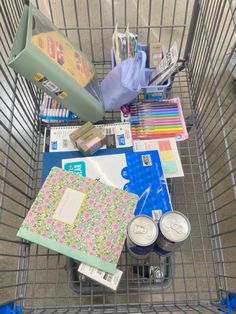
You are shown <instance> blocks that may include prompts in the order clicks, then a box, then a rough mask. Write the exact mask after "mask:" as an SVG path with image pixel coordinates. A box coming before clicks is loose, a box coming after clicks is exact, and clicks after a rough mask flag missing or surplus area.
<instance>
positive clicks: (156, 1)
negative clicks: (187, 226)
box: [0, 0, 236, 313]
mask: <svg viewBox="0 0 236 314" xmlns="http://www.w3.org/2000/svg"><path fill="white" fill-rule="evenodd" d="M33 4H35V5H36V6H37V7H38V8H39V9H40V10H41V11H42V12H43V13H44V14H45V15H47V16H48V17H49V18H50V19H51V20H52V21H53V23H54V24H56V25H57V26H58V27H59V28H60V29H61V30H62V31H63V32H64V33H65V35H66V36H68V37H69V38H70V39H71V40H72V41H73V42H74V43H75V44H77V45H78V47H79V48H80V49H82V50H83V51H85V52H86V54H87V55H88V56H90V57H91V59H92V60H93V62H94V64H95V65H96V69H97V73H98V75H99V78H100V79H102V78H103V77H104V75H105V74H106V73H107V72H108V71H109V70H110V68H111V62H110V47H111V36H112V33H113V31H114V27H115V23H116V22H118V25H119V27H120V29H121V30H122V31H123V30H124V29H125V27H126V25H127V24H128V23H129V28H130V30H131V31H134V32H136V33H137V34H138V35H139V39H140V42H143V43H146V42H148V41H150V40H156V41H159V40H160V41H162V42H163V44H164V45H165V47H167V48H168V47H170V46H171V44H172V43H173V42H174V41H176V42H177V45H178V47H179V70H178V71H177V72H176V73H175V75H174V78H172V80H173V82H172V88H171V90H169V91H168V96H171V97H172V96H173V97H175V96H180V97H181V101H182V104H183V109H184V114H185V116H186V117H188V122H189V121H190V123H191V124H192V128H191V130H190V131H189V137H190V138H189V140H188V141H184V142H181V143H179V151H180V154H181V160H182V163H183V167H184V173H185V176H184V177H183V178H177V179H174V180H173V181H172V185H171V191H172V192H171V197H172V202H173V208H174V209H175V210H179V211H181V212H183V213H184V214H185V215H187V217H188V218H189V220H190V222H191V225H192V231H191V236H190V238H189V240H188V241H187V242H185V243H184V245H183V246H182V247H181V248H180V249H179V250H178V251H176V252H175V254H174V256H173V257H171V258H169V259H165V258H157V255H155V256H152V257H151V258H150V261H149V264H148V265H145V264H143V262H140V261H137V260H135V259H132V258H131V257H130V256H129V255H128V254H127V252H125V251H124V252H123V253H122V256H121V259H120V263H119V268H120V269H122V270H123V271H124V275H123V277H122V280H121V283H120V286H119V288H118V290H117V292H116V293H114V292H111V291H109V290H107V289H105V288H104V287H101V286H98V285H96V284H95V283H93V282H90V281H87V280H85V278H82V277H80V276H79V275H78V274H77V273H76V272H74V271H73V269H74V268H75V267H77V265H76V262H75V261H73V260H67V259H66V257H65V256H62V255H60V254H57V253H56V252H54V251H51V250H48V249H45V248H43V247H41V246H38V245H35V244H33V243H28V242H26V241H23V240H22V239H20V238H18V237H16V232H17V230H18V228H19V226H20V224H21V222H22V220H23V218H24V217H25V215H26V212H27V210H28V209H29V208H30V206H31V203H32V201H33V200H34V198H35V196H36V194H37V191H38V189H39V187H40V178H41V161H42V140H43V135H42V134H43V128H44V127H45V126H44V125H42V124H41V122H40V120H39V119H38V112H39V105H40V100H41V98H40V97H41V94H40V92H39V91H38V90H37V89H36V87H35V86H33V85H32V84H31V83H29V82H27V81H26V80H25V79H24V78H23V77H21V76H20V75H17V74H15V73H14V72H13V71H12V70H11V69H10V68H8V67H7V64H6V62H7V61H6V60H7V58H8V54H9V51H10V48H11V44H12V41H13V38H14V35H15V32H16V28H17V25H18V22H19V18H20V16H21V12H22V9H23V1H22V0H15V1H14V0H1V2H0V12H1V15H0V16H1V31H0V34H1V38H0V40H1V44H0V47H1V61H0V65H1V76H0V98H1V102H0V225H1V228H0V304H3V305H1V306H0V313H20V312H21V311H23V312H24V313H218V312H219V311H220V309H221V310H222V311H223V312H225V313H230V312H233V311H234V310H236V237H235V236H236V227H235V225H236V213H235V211H236V203H235V195H236V184H235V180H236V129H235V117H236V115H235V113H236V110H235V93H236V89H235V81H234V79H233V77H232V75H231V74H232V72H233V71H235V66H233V68H232V67H231V68H230V71H231V72H230V71H229V67H228V64H229V62H230V60H231V57H232V54H233V52H234V51H235V42H236V41H235V39H236V32H235V23H236V13H235V1H234V0H196V1H194V0H129V1H127V0H106V1H105V0H103V1H102V0H40V1H39V0H35V1H33ZM226 54H227V58H225V56H226ZM104 119H105V120H107V121H108V120H109V121H111V120H112V121H119V119H120V114H119V113H118V112H112V113H109V114H107V115H106V117H105V118H104ZM7 309H8V310H7ZM7 311H8V312H7Z"/></svg>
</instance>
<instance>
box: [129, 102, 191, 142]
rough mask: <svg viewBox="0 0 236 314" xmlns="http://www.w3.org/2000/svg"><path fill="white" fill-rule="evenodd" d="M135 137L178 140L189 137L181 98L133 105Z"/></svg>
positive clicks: (132, 126) (133, 130) (132, 115)
mask: <svg viewBox="0 0 236 314" xmlns="http://www.w3.org/2000/svg"><path fill="white" fill-rule="evenodd" d="M130 110H131V129H132V135H133V139H157V138H166V137H174V138H175V140H176V141H184V140H186V139H187V138H188V132H187V129H186V125H185V120H184V116H183V111H182V106H181V103H180V99H179V98H172V99H166V100H163V101H161V102H150V101H148V102H145V101H144V102H142V103H137V104H134V105H132V106H131V109H130Z"/></svg>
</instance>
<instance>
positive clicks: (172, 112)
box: [8, 4, 191, 291]
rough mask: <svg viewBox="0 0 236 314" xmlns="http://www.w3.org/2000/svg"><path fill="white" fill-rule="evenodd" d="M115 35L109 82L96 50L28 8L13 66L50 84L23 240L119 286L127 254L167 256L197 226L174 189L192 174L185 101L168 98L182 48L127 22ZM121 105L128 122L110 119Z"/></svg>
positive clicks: (99, 281)
mask: <svg viewBox="0 0 236 314" xmlns="http://www.w3.org/2000/svg"><path fill="white" fill-rule="evenodd" d="M110 40H111V47H110V48H111V51H110V52H109V53H110V55H111V65H112V67H111V70H110V71H109V72H108V73H107V75H106V76H105V78H104V79H103V80H102V81H100V82H99V81H98V79H97V76H96V70H95V67H94V65H93V63H92V62H91V61H90V60H89V59H88V58H87V56H86V55H85V54H84V53H83V52H81V51H80V50H79V49H78V48H76V47H75V46H74V45H73V43H71V41H70V40H69V39H68V38H67V37H66V36H64V34H62V32H61V31H60V30H59V29H58V28H56V26H55V25H53V24H52V23H51V22H50V21H49V20H48V19H47V18H46V17H45V16H44V15H43V14H42V13H41V12H39V11H38V10H37V9H36V8H35V7H34V6H33V5H31V4H30V5H29V6H27V5H25V7H24V11H23V16H22V18H21V21H20V24H19V27H18V30H17V33H16V36H15V40H14V42H13V46H12V49H11V54H10V58H9V62H8V64H9V66H10V67H11V68H12V69H13V70H14V71H16V72H17V73H20V74H21V75H23V76H24V77H25V78H27V80H28V81H30V82H32V83H33V84H35V85H36V86H37V87H38V89H39V90H41V93H42V97H41V103H40V108H39V115H38V118H39V119H40V120H41V122H42V124H43V125H44V126H45V129H44V132H43V134H42V136H43V167H42V178H41V189H40V191H39V192H38V195H37V197H36V198H35V200H33V202H32V206H31V209H30V210H29V212H28V213H27V215H26V218H25V220H24V221H23V223H22V225H21V227H20V229H19V230H18V233H17V236H18V237H21V238H23V239H24V240H27V241H31V242H34V243H37V244H38V245H40V246H43V247H46V248H48V249H50V250H53V251H56V252H58V253H60V254H63V255H65V256H67V257H68V259H69V260H70V261H71V260H73V263H76V265H77V266H76V267H77V271H78V272H79V273H80V274H81V275H83V276H85V277H86V278H87V280H92V281H95V282H96V283H97V284H99V285H103V286H104V287H106V288H109V289H112V290H113V291H116V290H117V289H118V286H119V283H120V281H122V275H123V271H121V270H120V269H119V259H120V256H121V254H122V251H124V250H125V251H126V252H127V254H128V255H129V256H130V257H131V258H133V259H135V260H142V261H144V260H145V261H148V260H149V257H150V255H151V254H156V255H158V256H159V257H165V258H167V257H169V256H172V255H173V254H174V252H175V251H176V250H177V249H178V248H179V247H180V246H181V245H182V244H183V243H184V242H185V241H186V240H187V238H188V237H189V234H190V232H191V226H190V223H189V220H188V218H187V217H186V216H185V215H184V214H183V213H181V212H179V211H176V210H174V209H173V206H172V200H171V188H170V186H171V184H172V182H173V181H172V180H173V178H176V177H183V176H184V171H183V168H182V163H181V157H180V154H179V151H178V142H179V141H187V140H188V131H187V128H186V123H185V117H184V113H183V110H182V104H181V98H180V97H175V98H173V97H169V98H168V93H169V92H170V91H171V88H172V82H173V80H174V79H175V73H176V71H177V62H178V47H177V44H176V42H173V43H172V44H171V46H170V47H165V46H164V45H163V44H162V43H161V42H158V41H151V42H140V41H139V36H138V35H137V34H135V33H133V32H131V31H130V28H129V25H128V26H127V27H126V29H125V31H124V32H122V31H121V30H119V25H118V24H116V27H115V31H114V33H113V36H112V38H111V39H110ZM23 42H24V45H23ZM36 60H37V61H38V62H35V61H36ZM112 110H115V111H116V113H117V114H118V117H119V119H118V120H117V122H116V123H114V121H111V123H107V121H106V120H105V119H104V116H105V115H106V112H109V111H112ZM62 122H64V124H63V123H62ZM65 122H66V123H67V124H66V125H65ZM70 122H73V124H70ZM133 271H134V272H136V273H137V272H138V270H137V269H136V270H135V268H133Z"/></svg>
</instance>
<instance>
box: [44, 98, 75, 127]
mask: <svg viewBox="0 0 236 314" xmlns="http://www.w3.org/2000/svg"><path fill="white" fill-rule="evenodd" d="M39 117H40V118H41V119H43V120H52V121H54V122H55V121H69V120H76V119H78V116H77V115H76V114H75V113H73V112H71V111H70V110H68V109H67V108H66V107H65V106H64V105H63V104H62V102H60V101H58V100H56V99H53V98H52V97H50V96H48V95H47V94H44V97H43V101H42V104H41V106H40V113H39Z"/></svg>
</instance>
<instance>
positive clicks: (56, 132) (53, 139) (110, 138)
mask: <svg viewBox="0 0 236 314" xmlns="http://www.w3.org/2000/svg"><path fill="white" fill-rule="evenodd" d="M95 126H96V127H97V128H98V129H100V131H102V132H103V133H104V134H105V135H106V144H105V145H104V146H103V147H102V148H103V149H106V148H126V147H132V146H133V142H132V134H131V128H130V124H129V123H128V122H121V123H112V124H98V125H95ZM79 127H80V126H61V127H56V126H52V127H50V128H45V131H44V152H50V153H53V152H66V151H78V148H77V147H75V146H74V145H73V144H72V143H71V141H70V138H69V134H70V133H72V132H73V131H74V130H75V129H78V128H79Z"/></svg>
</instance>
